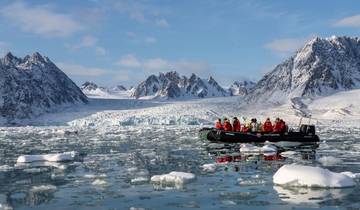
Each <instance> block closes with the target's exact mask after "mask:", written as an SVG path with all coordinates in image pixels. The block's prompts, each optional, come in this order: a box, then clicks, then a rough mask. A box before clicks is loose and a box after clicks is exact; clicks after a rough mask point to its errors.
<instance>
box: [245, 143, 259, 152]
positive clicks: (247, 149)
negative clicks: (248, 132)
mask: <svg viewBox="0 0 360 210" xmlns="http://www.w3.org/2000/svg"><path fill="white" fill-rule="evenodd" d="M260 151H261V148H260V147H257V146H255V145H252V144H241V145H240V152H243V153H260Z"/></svg>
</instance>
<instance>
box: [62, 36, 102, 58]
mask: <svg viewBox="0 0 360 210" xmlns="http://www.w3.org/2000/svg"><path fill="white" fill-rule="evenodd" d="M66 47H67V48H69V49H73V50H78V49H81V48H91V49H94V50H95V52H96V54H98V55H106V49H105V48H104V47H101V46H98V39H97V38H96V37H94V36H91V35H86V36H84V37H83V38H82V39H81V41H80V43H79V44H75V45H70V44H67V45H66Z"/></svg>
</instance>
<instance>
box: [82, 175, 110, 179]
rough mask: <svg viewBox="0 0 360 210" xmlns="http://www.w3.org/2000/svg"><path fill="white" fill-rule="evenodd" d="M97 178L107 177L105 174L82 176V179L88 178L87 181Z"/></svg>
mask: <svg viewBox="0 0 360 210" xmlns="http://www.w3.org/2000/svg"><path fill="white" fill-rule="evenodd" d="M98 177H101V178H105V177H107V175H106V174H98V175H96V174H85V175H84V178H88V179H94V178H98Z"/></svg>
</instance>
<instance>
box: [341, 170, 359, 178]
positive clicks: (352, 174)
mask: <svg viewBox="0 0 360 210" xmlns="http://www.w3.org/2000/svg"><path fill="white" fill-rule="evenodd" d="M341 174H344V175H346V176H348V177H350V178H353V179H357V178H360V173H352V172H350V171H344V172H341Z"/></svg>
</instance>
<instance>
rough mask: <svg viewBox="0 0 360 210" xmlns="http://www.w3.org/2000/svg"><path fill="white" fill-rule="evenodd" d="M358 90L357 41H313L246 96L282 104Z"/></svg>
mask: <svg viewBox="0 0 360 210" xmlns="http://www.w3.org/2000/svg"><path fill="white" fill-rule="evenodd" d="M356 88H360V39H359V38H357V37H346V36H343V37H336V36H333V37H330V38H318V37H317V38H314V39H312V40H311V41H309V42H308V43H307V44H305V46H304V47H303V48H302V49H300V50H299V51H298V52H296V54H295V55H294V56H292V57H290V58H289V59H287V60H286V61H284V62H283V63H281V64H279V65H278V66H276V67H275V69H274V70H273V71H271V72H270V73H268V74H266V75H265V76H264V77H263V78H262V79H261V80H260V81H259V82H258V83H257V84H256V86H255V87H254V89H253V90H252V91H251V92H250V94H249V95H248V96H247V100H248V101H250V102H256V101H260V102H265V101H266V102H270V103H274V104H282V103H285V102H287V101H289V100H290V99H291V98H295V97H301V98H309V97H310V98H314V97H317V96H326V95H331V94H333V93H335V92H339V91H343V90H351V89H356Z"/></svg>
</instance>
